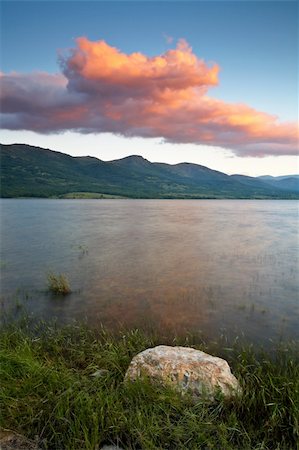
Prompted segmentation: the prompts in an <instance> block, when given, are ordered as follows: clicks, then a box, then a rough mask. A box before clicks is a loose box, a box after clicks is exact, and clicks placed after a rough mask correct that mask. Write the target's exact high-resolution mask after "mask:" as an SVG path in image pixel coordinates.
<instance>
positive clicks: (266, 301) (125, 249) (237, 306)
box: [1, 199, 299, 342]
mask: <svg viewBox="0 0 299 450" xmlns="http://www.w3.org/2000/svg"><path fill="white" fill-rule="evenodd" d="M1 204H2V213H3V219H2V231H1V237H2V239H1V244H2V245H1V261H2V262H5V268H3V269H2V293H1V296H2V300H3V301H4V302H5V304H6V305H8V304H9V303H12V302H14V298H15V296H16V289H19V292H18V294H17V295H18V296H19V298H20V299H21V301H24V297H25V295H27V297H29V298H28V299H27V300H26V304H27V305H28V308H29V309H30V310H31V311H33V312H34V314H35V315H36V316H41V317H45V318H49V317H53V316H56V317H58V318H59V320H61V321H69V320H71V319H73V318H79V319H81V318H82V317H86V318H87V320H88V321H89V322H90V323H91V324H93V325H96V324H98V323H100V322H102V323H104V324H106V325H107V326H110V327H113V326H114V327H115V326H116V327H117V326H119V324H125V325H127V326H135V325H140V324H141V325H142V324H147V325H148V324H150V325H151V326H153V327H156V328H160V329H161V328H162V329H175V330H176V331H177V332H184V331H186V330H187V331H199V330H201V331H202V332H203V333H204V334H205V335H207V336H209V337H216V336H217V335H219V334H221V333H222V332H225V333H226V334H228V335H229V336H231V337H234V336H235V335H241V334H245V336H246V337H247V339H248V340H250V341H255V342H256V341H259V342H262V341H265V340H267V339H269V338H271V339H276V338H278V337H279V336H281V335H283V336H284V337H292V338H298V337H299V335H298V329H297V320H298V292H299V286H298V279H297V271H298V228H297V225H298V203H297V202H295V201H237V200H232V201H229V200H221V201H216V200H212V201H199V200H197V201H187V200H181V201H177V200H169V201H168V200H146V201H145V200H84V201H81V200H33V199H32V200H2V202H1ZM50 271H52V272H57V273H66V274H67V275H68V277H69V279H70V283H71V286H72V288H73V293H72V294H71V295H70V296H68V297H66V298H64V299H58V298H53V296H51V295H49V294H48V293H46V292H45V287H46V275H47V273H48V272H50Z"/></svg>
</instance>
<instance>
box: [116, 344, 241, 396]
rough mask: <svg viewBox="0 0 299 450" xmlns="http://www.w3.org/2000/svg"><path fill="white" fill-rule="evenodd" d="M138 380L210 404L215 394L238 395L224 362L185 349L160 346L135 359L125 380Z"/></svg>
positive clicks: (239, 389)
mask: <svg viewBox="0 0 299 450" xmlns="http://www.w3.org/2000/svg"><path fill="white" fill-rule="evenodd" d="M141 376H146V377H149V378H150V379H151V380H153V381H156V382H161V383H162V384H170V385H172V386H173V387H175V388H176V389H178V390H179V391H180V392H182V393H185V392H190V393H191V395H192V396H193V398H194V399H199V398H205V399H208V400H213V399H214V398H215V395H216V394H217V392H220V393H221V394H222V395H223V396H224V397H226V398H230V397H232V396H234V395H237V394H239V393H241V388H240V385H239V382H238V380H237V379H236V377H235V376H234V375H233V374H232V373H231V370H230V367H229V365H228V363H227V361H226V360H224V359H221V358H218V357H215V356H211V355H209V354H208V353H205V352H202V351H200V350H195V349H193V348H188V347H171V346H166V345H160V346H158V347H154V348H149V349H147V350H144V351H143V352H141V353H139V354H138V355H136V356H135V357H134V358H133V359H132V361H131V363H130V365H129V368H128V370H127V372H126V375H125V380H131V381H134V380H136V379H137V378H139V377H141Z"/></svg>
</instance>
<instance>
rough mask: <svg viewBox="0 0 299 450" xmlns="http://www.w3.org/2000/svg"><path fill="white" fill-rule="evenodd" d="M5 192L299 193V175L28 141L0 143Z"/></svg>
mask: <svg viewBox="0 0 299 450" xmlns="http://www.w3.org/2000/svg"><path fill="white" fill-rule="evenodd" d="M0 158H1V159H0V161H1V197H8V198H9V197H68V198H72V197H90V198H92V197H96V198H97V197H115V196H116V197H129V198H274V199H279V198H281V199H292V198H297V199H298V198H299V175H289V176H280V177H271V176H268V175H265V176H262V177H248V176H244V175H227V174H225V173H222V172H219V171H216V170H212V169H209V168H207V167H204V166H201V165H198V164H191V163H180V164H174V165H170V164H166V163H152V162H150V161H148V160H146V159H144V158H143V157H142V156H136V155H133V156H128V157H126V158H122V159H118V160H114V161H101V160H100V159H97V158H94V157H90V156H84V157H73V156H69V155H66V154H64V153H60V152H57V151H53V150H48V149H44V148H40V147H32V146H29V145H26V144H12V145H1V150H0Z"/></svg>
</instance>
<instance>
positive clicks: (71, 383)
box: [0, 320, 299, 450]
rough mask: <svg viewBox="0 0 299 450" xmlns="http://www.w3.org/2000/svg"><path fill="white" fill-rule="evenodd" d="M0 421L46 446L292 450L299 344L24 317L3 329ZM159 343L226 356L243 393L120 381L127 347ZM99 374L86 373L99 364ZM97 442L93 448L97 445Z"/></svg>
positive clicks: (133, 348) (295, 430)
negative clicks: (228, 343)
mask: <svg viewBox="0 0 299 450" xmlns="http://www.w3.org/2000/svg"><path fill="white" fill-rule="evenodd" d="M0 338H1V339H0V343H1V350H0V370H1V384H0V386H1V388H0V389H1V391H0V392H1V394H0V401H1V405H0V406H1V407H0V411H1V418H0V426H2V427H4V428H9V429H13V430H15V431H17V432H19V433H21V434H23V435H25V436H26V437H27V438H34V437H35V436H38V439H39V446H40V448H43V449H55V450H56V449H59V450H60V449H61V450H63V449H69V450H76V449H78V450H79V449H90V450H91V449H92V450H94V449H96V448H101V445H103V444H109V443H110V444H111V443H114V444H119V445H120V446H122V447H123V448H124V449H144V450H151V449H163V450H166V449H182V450H183V449H226V450H227V449H238V450H240V449H242V450H243V449H271V450H272V449H296V448H297V445H298V444H297V443H298V438H299V434H298V396H299V392H298V380H299V368H298V346H296V345H295V344H294V345H291V344H290V345H288V346H284V347H280V348H278V349H277V352H276V353H275V354H274V355H272V356H270V355H267V354H266V353H263V352H259V354H256V353H254V352H253V349H252V348H243V349H242V348H237V347H234V348H228V347H223V346H218V347H217V344H216V343H214V344H213V346H212V347H211V346H209V345H206V344H204V343H203V342H200V341H199V340H197V337H195V338H193V337H192V336H188V337H186V339H178V338H176V339H173V338H171V337H167V336H163V335H160V336H159V335H157V334H145V333H143V332H141V331H139V330H131V331H126V332H119V333H118V334H112V333H109V332H107V330H105V329H100V330H97V331H94V330H90V329H88V328H87V327H84V326H81V325H76V324H74V325H71V326H67V327H65V328H63V329H58V328H57V327H56V326H55V325H46V324H44V323H39V324H38V325H36V326H35V327H32V324H30V323H28V321H26V320H24V321H23V322H22V323H18V324H16V325H5V326H3V328H2V331H1V333H0ZM158 344H170V345H188V346H191V345H192V346H194V347H195V348H199V349H201V350H206V351H208V352H210V353H212V354H215V355H218V356H221V357H225V358H226V359H227V360H228V361H229V363H230V365H231V367H232V370H233V373H234V374H235V375H236V376H237V377H238V379H239V380H240V383H241V384H242V387H243V396H242V398H238V399H235V400H233V401H225V400H223V399H219V400H218V401H217V403H215V404H213V405H209V404H206V403H204V402H200V401H199V402H198V403H197V404H193V403H192V401H191V399H190V398H189V397H188V396H185V397H184V398H182V397H181V396H180V395H179V394H178V393H176V392H174V391H173V390H171V389H169V388H163V387H161V386H159V385H153V384H150V383H149V382H148V381H147V380H141V381H139V382H136V383H126V384H125V383H123V378H124V375H125V372H126V369H127V367H128V365H129V363H130V361H131V359H132V357H133V356H134V355H136V354H137V353H138V352H140V351H142V350H144V349H146V348H148V347H152V346H154V345H158ZM101 369H105V370H102V371H101V373H102V374H103V375H102V376H99V377H93V376H92V374H93V373H94V372H95V371H97V370H101ZM98 446H99V447H98Z"/></svg>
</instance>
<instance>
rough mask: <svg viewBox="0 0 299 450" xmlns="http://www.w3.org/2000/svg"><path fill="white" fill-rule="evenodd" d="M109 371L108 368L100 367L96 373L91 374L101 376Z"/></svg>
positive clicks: (96, 376)
mask: <svg viewBox="0 0 299 450" xmlns="http://www.w3.org/2000/svg"><path fill="white" fill-rule="evenodd" d="M108 373H109V370H107V369H99V370H96V371H95V372H94V373H92V374H91V375H90V376H91V377H95V378H99V377H104V376H105V375H107V374H108Z"/></svg>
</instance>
